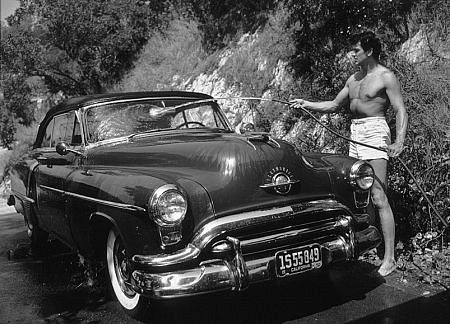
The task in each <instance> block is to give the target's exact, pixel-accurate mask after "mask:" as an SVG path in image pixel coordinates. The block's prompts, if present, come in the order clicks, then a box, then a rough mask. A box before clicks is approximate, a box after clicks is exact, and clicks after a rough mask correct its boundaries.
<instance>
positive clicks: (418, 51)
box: [399, 29, 450, 64]
mask: <svg viewBox="0 0 450 324" xmlns="http://www.w3.org/2000/svg"><path fill="white" fill-rule="evenodd" d="M447 38H448V36H447ZM399 54H400V55H402V56H403V57H405V58H406V60H408V62H410V63H415V64H419V63H424V64H426V63H431V62H432V61H433V59H436V58H444V59H447V60H448V59H450V42H449V41H448V39H446V40H442V39H440V37H437V35H436V32H426V31H424V30H422V29H421V30H419V31H418V32H417V33H416V34H415V35H414V36H413V37H412V38H410V39H408V40H407V41H406V42H405V43H403V45H402V46H401V48H400V50H399Z"/></svg>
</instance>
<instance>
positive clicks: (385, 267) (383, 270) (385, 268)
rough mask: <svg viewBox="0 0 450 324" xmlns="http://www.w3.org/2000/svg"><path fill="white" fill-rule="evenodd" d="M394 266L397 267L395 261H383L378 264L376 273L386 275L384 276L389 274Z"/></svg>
mask: <svg viewBox="0 0 450 324" xmlns="http://www.w3.org/2000/svg"><path fill="white" fill-rule="evenodd" d="M396 268H397V264H396V263H395V261H392V262H383V264H382V265H381V266H380V269H378V273H379V274H380V275H381V276H382V277H386V276H388V275H390V274H391V273H392V272H393V271H394V270H395V269H396Z"/></svg>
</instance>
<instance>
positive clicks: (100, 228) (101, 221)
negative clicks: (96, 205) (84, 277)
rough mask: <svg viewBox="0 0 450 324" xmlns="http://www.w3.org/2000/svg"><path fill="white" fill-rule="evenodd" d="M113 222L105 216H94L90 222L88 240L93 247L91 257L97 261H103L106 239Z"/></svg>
mask: <svg viewBox="0 0 450 324" xmlns="http://www.w3.org/2000/svg"><path fill="white" fill-rule="evenodd" d="M113 227H114V224H113V223H112V222H111V221H110V220H109V219H108V218H106V217H103V216H94V217H93V218H92V219H91V224H90V231H89V232H90V233H89V237H90V241H91V245H92V248H93V257H94V258H95V260H97V261H103V259H104V258H105V253H104V252H105V247H106V244H105V242H106V239H107V238H108V234H109V231H110V229H111V228H113Z"/></svg>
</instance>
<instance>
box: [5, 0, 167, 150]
mask: <svg viewBox="0 0 450 324" xmlns="http://www.w3.org/2000/svg"><path fill="white" fill-rule="evenodd" d="M169 8H170V7H169V6H168V5H167V2H165V1H157V0H152V1H145V2H143V1H121V0H114V1H103V0H94V1H91V0H79V1H71V0H34V1H21V7H20V8H19V9H18V10H17V11H16V13H15V14H14V15H12V16H10V17H8V23H9V25H10V26H9V27H4V26H2V40H1V54H2V64H3V65H2V69H3V71H2V72H3V73H2V81H3V84H4V89H3V93H4V102H2V106H1V110H2V112H1V117H2V119H1V121H2V131H1V135H2V143H3V145H4V146H11V144H12V142H13V139H14V133H15V129H16V127H15V125H16V124H17V123H19V124H23V125H27V123H28V124H29V122H30V120H32V119H33V114H32V110H30V109H29V104H28V105H26V104H24V100H25V101H26V96H27V95H28V96H30V95H31V93H30V92H29V91H25V92H24V93H23V94H22V95H21V94H20V93H21V92H22V91H23V90H24V89H25V88H26V83H27V80H28V78H30V77H33V76H39V77H42V78H43V80H44V82H45V85H46V87H47V89H48V91H49V92H50V93H58V92H59V91H62V92H63V93H64V94H65V95H69V96H71V95H84V94H90V93H101V92H104V91H105V89H106V88H107V87H109V86H111V85H112V84H114V83H115V82H117V81H118V80H120V79H121V78H122V77H123V76H124V74H125V72H126V71H128V70H129V69H130V68H131V67H132V66H133V62H134V61H135V60H136V57H137V53H138V52H139V51H140V50H141V48H142V46H143V45H144V44H145V43H146V41H147V39H148V38H149V36H150V34H151V31H154V30H159V29H161V28H163V27H164V24H165V21H167V20H168V19H169V16H168V13H167V10H168V9H169ZM25 90H26V89H25ZM18 96H20V97H21V98H23V99H24V100H20V101H17V100H16V99H17V97H18ZM28 99H29V98H28Z"/></svg>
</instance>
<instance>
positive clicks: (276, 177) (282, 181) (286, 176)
mask: <svg viewBox="0 0 450 324" xmlns="http://www.w3.org/2000/svg"><path fill="white" fill-rule="evenodd" d="M298 182H300V180H295V179H294V176H293V174H292V173H291V171H289V169H288V168H285V167H276V168H273V169H272V170H270V171H269V173H268V174H267V179H266V183H265V184H263V185H261V186H259V187H260V188H263V189H267V188H271V189H273V190H275V192H276V193H277V194H279V195H287V194H288V193H289V192H290V191H291V188H292V185H293V184H296V183H298Z"/></svg>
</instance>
